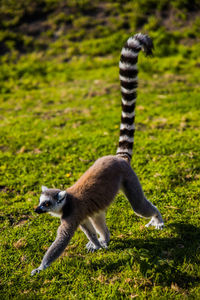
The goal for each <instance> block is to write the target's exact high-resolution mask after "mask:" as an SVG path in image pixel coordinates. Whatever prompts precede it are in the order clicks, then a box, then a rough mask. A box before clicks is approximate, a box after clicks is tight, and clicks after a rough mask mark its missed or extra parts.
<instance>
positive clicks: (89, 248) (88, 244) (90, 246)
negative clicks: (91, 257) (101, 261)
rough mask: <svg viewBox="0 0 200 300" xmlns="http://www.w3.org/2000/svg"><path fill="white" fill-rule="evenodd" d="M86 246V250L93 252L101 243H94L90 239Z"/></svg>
mask: <svg viewBox="0 0 200 300" xmlns="http://www.w3.org/2000/svg"><path fill="white" fill-rule="evenodd" d="M86 248H87V251H88V252H94V251H96V250H98V249H99V248H101V245H99V246H97V245H95V244H94V243H92V242H91V241H89V242H88V243H87V244H86Z"/></svg>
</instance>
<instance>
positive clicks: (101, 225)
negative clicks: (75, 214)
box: [90, 211, 110, 248]
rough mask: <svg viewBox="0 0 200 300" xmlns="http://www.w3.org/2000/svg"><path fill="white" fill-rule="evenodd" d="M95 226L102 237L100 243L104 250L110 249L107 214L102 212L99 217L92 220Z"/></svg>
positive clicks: (93, 217) (95, 216) (96, 216)
mask: <svg viewBox="0 0 200 300" xmlns="http://www.w3.org/2000/svg"><path fill="white" fill-rule="evenodd" d="M90 220H91V222H92V224H93V226H94V227H95V229H96V231H97V233H98V234H99V235H100V238H99V242H100V244H101V247H102V248H108V244H109V241H110V232H109V230H108V227H107V226H106V219H105V212H104V211H102V212H100V213H99V214H97V215H94V216H92V217H91V218H90Z"/></svg>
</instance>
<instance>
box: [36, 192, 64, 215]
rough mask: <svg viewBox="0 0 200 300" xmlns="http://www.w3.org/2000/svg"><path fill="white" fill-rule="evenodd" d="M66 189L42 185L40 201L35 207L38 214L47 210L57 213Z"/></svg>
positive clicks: (62, 203)
mask: <svg viewBox="0 0 200 300" xmlns="http://www.w3.org/2000/svg"><path fill="white" fill-rule="evenodd" d="M66 195H67V193H66V191H61V190H59V189H48V188H47V187H45V186H42V194H41V196H40V203H39V205H38V207H37V208H36V209H35V212H36V213H38V214H41V213H45V212H49V213H59V212H60V211H61V209H62V207H63V205H64V203H65V198H66Z"/></svg>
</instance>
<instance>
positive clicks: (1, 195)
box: [0, 0, 200, 299]
mask: <svg viewBox="0 0 200 300" xmlns="http://www.w3.org/2000/svg"><path fill="white" fill-rule="evenodd" d="M51 2H52V1H46V3H49V4H48V5H50V4H51ZM58 2H59V1H58ZM194 2H195V1H191V3H194ZM10 3H14V1H13V2H10ZM38 3H39V2H38ZM52 3H54V2H52ZM55 3H56V1H55ZM55 3H54V5H55ZM59 3H60V2H59ZM70 3H71V9H75V8H74V6H73V1H72V2H70ZM88 3H89V1H87V0H85V1H82V2H81V5H82V7H81V8H80V9H82V10H84V12H86V16H85V15H84V14H83V15H84V17H82V16H81V11H79V10H78V9H77V11H76V13H77V15H76V17H77V16H80V19H77V18H78V17H77V18H75V19H76V20H75V19H74V20H73V26H74V27H73V26H72V27H73V28H72V31H71V32H69V33H68V35H67V36H66V35H65V34H64V33H63V34H61V36H60V38H58V39H57V40H56V41H55V42H54V43H50V44H49V46H48V48H47V49H46V50H45V51H41V49H40V48H39V50H40V51H30V52H29V51H28V53H24V55H21V53H20V52H19V49H18V48H17V47H14V48H13V46H12V45H11V44H12V43H10V44H9V43H7V46H8V44H9V45H10V46H9V47H10V48H9V49H10V52H6V53H5V54H4V55H3V56H1V58H0V60H1V66H0V89H1V98H0V110H1V115H0V130H1V131H0V132H1V133H0V176H1V181H0V199H1V200H0V220H1V223H0V231H1V236H0V262H1V264H0V297H1V299H124V298H125V299H126V298H127V299H129V298H136V299H199V297H200V283H199V282H200V269H199V263H200V226H199V220H200V211H199V188H200V164H199V148H200V143H199V141H200V130H199V129H200V128H199V127H200V122H199V109H200V104H199V103H200V102H199V93H200V87H199V77H200V69H199V65H200V59H199V54H200V53H199V43H198V40H195V39H196V38H198V37H199V33H198V31H197V28H198V26H197V25H198V22H199V21H198V20H199V19H198V18H196V19H195V21H194V24H193V26H188V27H187V26H186V27H187V28H186V27H184V30H183V31H182V32H181V30H178V31H176V30H172V31H170V32H169V31H167V30H166V29H165V28H164V27H163V25H162V24H158V23H157V20H155V18H154V16H153V14H154V10H155V5H157V4H156V3H157V1H151V2H150V1H148V5H150V6H148V5H147V3H146V5H147V6H145V10H144V12H146V10H147V11H149V10H150V9H151V8H152V7H153V9H154V10H153V13H152V16H151V17H148V21H147V22H146V23H145V25H144V27H145V30H146V31H148V32H150V34H151V35H152V36H153V39H154V41H155V45H156V49H155V56H154V57H153V58H151V59H149V58H145V57H144V56H143V55H142V54H141V55H140V58H139V71H140V73H139V89H138V99H137V107H136V114H137V116H136V129H137V130H136V134H135V146H134V155H133V160H132V166H133V168H134V170H135V171H136V173H137V175H138V177H139V178H140V181H141V183H142V186H143V189H144V191H145V194H146V195H147V197H148V198H149V199H150V200H151V201H152V202H153V203H154V204H155V205H156V206H157V207H158V208H159V210H160V211H161V213H162V215H163V218H164V220H165V223H166V227H165V229H164V230H163V231H156V230H153V229H147V228H146V227H145V226H144V225H145V224H146V223H147V220H144V219H141V218H139V217H137V216H136V215H135V214H134V213H133V211H132V209H131V207H130V205H129V203H128V201H127V200H126V199H125V197H124V196H123V194H121V193H120V194H119V195H118V196H117V197H116V199H115V201H114V202H113V204H112V205H111V207H110V208H109V209H108V212H107V224H108V227H109V229H110V232H111V243H110V245H109V248H108V250H100V251H98V252H97V253H87V252H86V249H85V244H86V243H87V240H86V237H85V236H84V234H83V233H82V232H81V231H80V230H78V231H77V232H76V233H75V235H74V237H73V239H72V241H71V242H70V244H69V246H68V247H67V249H66V250H65V252H64V254H63V255H62V257H61V258H59V259H58V260H57V261H56V262H55V263H53V264H52V266H51V267H50V268H48V269H47V270H45V271H43V272H41V273H40V274H38V275H37V276H35V277H31V276H30V272H31V270H32V269H34V268H35V267H37V266H38V265H39V263H40V261H41V259H42V257H43V255H44V253H45V251H46V250H47V249H48V247H49V246H50V244H51V243H52V241H53V240H54V238H55V235H56V231H57V227H58V225H59V220H58V219H56V218H52V217H51V216H49V215H41V216H38V215H36V214H35V213H34V207H35V206H36V205H37V204H38V199H39V195H40V190H41V185H46V186H48V187H58V188H61V189H63V188H66V187H68V186H70V185H71V184H73V183H74V182H75V181H76V180H77V179H78V178H79V177H80V175H81V174H82V173H83V172H84V171H86V170H87V168H88V167H89V166H90V165H91V164H92V163H93V162H94V161H95V160H96V159H97V158H99V157H100V156H103V155H107V154H115V151H116V147H117V144H118V137H119V124H120V114H121V108H120V105H121V104H120V89H119V81H118V61H119V51H120V48H121V46H122V44H123V42H124V41H125V40H126V38H127V37H128V35H129V31H130V29H131V31H133V28H129V29H128V30H125V29H123V26H124V23H123V22H122V20H124V16H126V13H128V16H129V18H128V19H127V20H128V22H129V24H130V23H131V20H134V22H135V23H134V24H136V25H137V24H139V23H140V22H142V20H143V21H144V16H142V15H141V10H142V8H141V7H140V5H139V2H136V4H137V5H136V8H137V10H138V12H139V13H138V15H137V17H134V14H133V13H132V11H130V7H131V3H130V2H129V3H128V1H127V4H126V5H125V6H124V8H123V11H122V13H121V14H120V9H121V2H120V1H118V2H117V4H115V3H114V2H113V3H112V1H111V2H110V3H107V4H106V5H105V7H106V14H108V15H109V18H107V19H105V20H106V22H108V23H109V24H108V25H105V26H104V31H103V32H102V35H98V32H99V31H101V28H99V27H95V26H94V27H95V29H94V31H92V30H91V28H89V29H88V28H87V26H86V24H87V22H89V21H88V18H89V17H88V16H87V14H89V12H88V11H87V9H89V8H88ZM187 3H189V2H187V1H182V0H179V1H173V5H174V7H176V8H177V9H178V8H179V7H180V6H181V5H183V4H184V5H185V6H184V11H185V9H187V5H186V4H187ZM142 4H143V5H145V0H144V1H142ZM165 4H166V2H165V1H163V5H165ZM20 5H21V1H19V10H18V9H16V18H14V19H13V22H16V24H18V23H17V22H19V20H20V18H22V17H23V16H22V15H23V14H22V12H23V11H22V9H21V6H20ZM84 5H85V6H84ZM191 5H192V4H191ZM161 6H162V5H161ZM4 9H5V10H6V9H7V6H6V4H5V5H4ZM33 9H34V7H33ZM115 9H116V11H115ZM156 9H158V7H157V8H156ZM159 9H161V8H159ZM9 13H10V12H9ZM28 13H30V14H31V12H30V11H28ZM12 14H14V10H12ZM21 14H22V15H21ZM52 14H53V13H52ZM112 14H113V15H112ZM179 14H180V12H179ZM72 15H73V14H72ZM113 16H118V17H117V18H113ZM180 16H181V17H180V18H182V19H184V18H183V15H180ZM184 16H185V15H184ZM65 17H66V15H63V14H60V15H57V17H56V19H53V17H52V15H51V14H50V17H49V18H48V22H50V23H52V24H54V25H55V23H56V24H62V21H63V20H65ZM90 17H91V16H90ZM104 17H105V16H104ZM111 17H112V18H111ZM132 17H134V18H133V19H132ZM23 18H24V17H23ZM6 20H7V19H6ZM10 20H11V19H10ZM99 20H100V19H98V20H97V23H98V22H100V21H99ZM7 21H8V20H7ZM179 21H180V20H179ZM1 22H2V21H1ZM66 22H69V20H67V21H66ZM94 22H95V20H94ZM110 22H111V24H110ZM115 22H116V24H115ZM8 23H9V22H8ZM5 24H6V23H4V26H6V25H5ZM67 24H68V23H67ZM84 24H85V25H84ZM120 24H121V25H120ZM99 25H101V22H100V24H99ZM136 25H134V26H136ZM7 26H8V25H7ZM9 26H11V25H9ZM12 26H13V25H12ZM52 26H53V25H52ZM79 27H81V28H82V27H83V29H84V30H86V32H87V31H88V33H89V38H88V39H83V40H81V41H77V40H76V39H75V40H73V39H72V38H70V34H71V37H73V36H74V32H76V34H77V35H78V28H79ZM115 27H116V28H117V30H118V32H113V34H112V36H111V37H110V38H109V33H110V32H111V31H112V30H113V28H115ZM6 28H7V27H6ZM52 28H54V27H52ZM52 28H51V30H53V29H52ZM56 29H57V27H56ZM7 30H8V31H9V36H12V34H11V33H10V30H11V29H10V27H8V29H7ZM98 30H99V31H98ZM80 32H81V30H80ZM6 33H7V31H6V30H5V35H6ZM48 34H49V36H51V32H49V33H48ZM0 35H1V34H0ZM97 36H98V38H97ZM194 36H195V39H194ZM191 37H192V38H191ZM40 38H41V37H40ZM43 38H46V37H45V36H43ZM76 38H77V36H76ZM186 38H187V40H186V41H187V43H186V42H185V39H186ZM191 39H192V40H193V43H192V44H191ZM39 40H40V39H39ZM36 42H37V39H35V43H36ZM43 42H44V41H43Z"/></svg>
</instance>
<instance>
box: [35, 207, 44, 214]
mask: <svg viewBox="0 0 200 300" xmlns="http://www.w3.org/2000/svg"><path fill="white" fill-rule="evenodd" d="M34 211H35V212H36V213H37V214H41V213H42V212H43V211H42V209H41V207H40V206H38V207H36V209H35V210H34Z"/></svg>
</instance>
